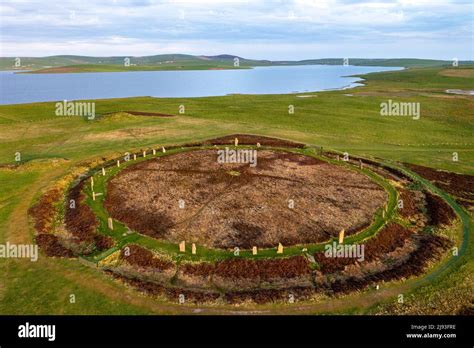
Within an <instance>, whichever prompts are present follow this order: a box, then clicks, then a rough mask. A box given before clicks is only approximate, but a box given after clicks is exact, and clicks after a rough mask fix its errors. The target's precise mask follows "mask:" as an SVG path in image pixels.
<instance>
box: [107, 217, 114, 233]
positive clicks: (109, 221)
mask: <svg viewBox="0 0 474 348" xmlns="http://www.w3.org/2000/svg"><path fill="white" fill-rule="evenodd" d="M107 225H108V226H109V230H113V229H114V220H112V218H111V217H109V218H108V219H107Z"/></svg>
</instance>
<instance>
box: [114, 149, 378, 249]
mask: <svg viewBox="0 0 474 348" xmlns="http://www.w3.org/2000/svg"><path fill="white" fill-rule="evenodd" d="M256 158H257V160H256V165H255V166H253V165H250V164H249V163H221V162H220V161H218V159H219V153H218V149H208V150H194V151H186V152H180V153H177V154H171V155H167V156H162V157H159V158H155V159H152V160H147V161H144V162H140V163H137V164H135V165H132V166H129V167H127V168H126V169H124V170H122V171H121V172H119V173H118V174H117V175H116V176H114V177H113V178H112V179H111V180H110V181H109V183H108V187H107V196H106V201H105V207H106V209H107V210H108V212H109V214H110V215H111V216H112V217H113V218H115V219H117V220H119V221H121V222H123V223H125V224H126V225H128V226H129V227H130V228H132V229H133V230H135V231H137V232H139V233H142V234H145V235H148V236H151V237H154V238H157V239H161V240H166V241H169V242H173V243H179V242H180V241H182V240H185V241H187V242H193V243H198V244H200V245H204V246H206V247H210V248H224V249H228V248H235V247H239V248H245V249H249V248H252V247H253V246H257V247H259V248H265V247H275V246H276V245H278V243H282V244H283V245H285V246H289V245H295V244H307V243H319V242H323V241H327V240H329V239H331V238H333V237H336V236H337V235H338V233H339V231H341V230H342V229H344V230H345V231H346V235H349V234H353V233H356V232H358V231H360V230H362V229H364V228H365V227H367V226H368V225H370V223H371V222H372V219H373V216H374V214H375V212H376V210H377V209H378V208H379V207H380V206H381V205H383V204H384V203H385V202H386V199H387V193H386V192H385V191H384V189H383V188H382V187H380V186H379V185H377V184H376V183H374V182H373V181H371V180H370V179H369V178H368V177H367V176H365V175H363V174H361V173H359V172H357V171H354V170H349V169H347V168H345V167H343V166H340V165H336V164H331V163H328V162H325V161H322V160H319V159H317V158H314V157H310V156H306V155H302V154H297V153H291V152H284V151H276V150H268V149H265V150H263V149H262V150H258V153H257V157H256Z"/></svg>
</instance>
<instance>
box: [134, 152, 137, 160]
mask: <svg viewBox="0 0 474 348" xmlns="http://www.w3.org/2000/svg"><path fill="white" fill-rule="evenodd" d="M133 160H134V161H136V160H137V154H135V153H134V154H133Z"/></svg>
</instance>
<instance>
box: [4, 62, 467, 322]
mask: <svg viewBox="0 0 474 348" xmlns="http://www.w3.org/2000/svg"><path fill="white" fill-rule="evenodd" d="M473 71H474V67H463V68H459V69H450V68H444V67H437V68H418V69H410V70H405V71H394V72H384V73H373V74H369V75H366V76H364V77H363V78H364V79H366V86H363V87H358V88H355V89H350V90H344V91H330V92H318V93H306V94H289V95H255V96H254V95H232V96H225V97H211V98H173V99H160V98H151V97H141V98H126V99H110V100H96V101H95V102H96V113H97V114H98V117H96V118H95V119H94V120H87V119H85V118H81V117H74V116H71V117H60V116H56V115H55V105H54V103H35V104H25V105H3V106H0V144H1V146H0V165H1V167H0V187H1V190H0V243H5V242H6V241H9V242H10V243H22V242H24V243H27V242H30V241H31V240H32V236H33V231H32V229H31V223H30V221H29V220H28V217H27V209H28V208H29V207H30V206H31V205H32V203H33V202H34V201H35V199H37V197H38V195H39V192H40V191H41V190H44V189H46V188H47V187H48V185H49V183H51V182H52V181H54V180H56V179H58V178H60V177H62V176H64V175H65V174H67V173H68V172H69V171H70V170H71V168H72V167H73V166H74V165H75V164H77V163H78V162H80V161H83V160H87V159H90V158H94V157H100V156H105V155H110V156H113V155H117V156H118V155H122V154H123V153H124V152H125V151H131V150H134V149H146V148H148V147H150V146H161V145H164V146H167V145H170V144H178V143H184V142H190V141H195V140H203V139H207V138H211V137H216V136H221V135H227V134H231V133H238V132H239V133H252V134H260V135H268V136H275V137H281V138H286V139H289V140H294V141H300V142H304V143H308V144H314V145H320V146H323V147H325V148H331V149H334V150H338V151H347V152H348V153H349V154H353V155H360V156H376V157H380V158H384V159H387V160H392V161H402V162H409V163H415V164H421V165H426V166H430V167H434V168H440V169H445V170H450V171H454V172H459V173H468V174H474V138H473V134H474V113H473V110H474V98H473V97H470V96H463V95H452V94H446V93H445V92H444V91H445V90H446V89H464V90H474V80H473V79H472V73H473ZM302 96H305V97H302ZM389 99H391V100H392V101H399V102H416V103H420V107H421V117H420V119H419V120H414V119H412V118H411V117H406V116H404V117H402V116H380V103H382V102H386V101H388V100H389ZM180 105H184V106H185V113H184V114H179V112H178V110H179V106H180ZM289 105H293V106H294V108H295V112H294V114H289V113H288V106H289ZM123 110H133V111H149V112H161V113H167V114H174V115H176V116H175V117H172V118H158V117H149V116H148V117H145V116H131V115H129V114H124V113H120V114H118V115H115V116H110V115H109V116H101V115H103V114H106V113H111V112H120V111H123ZM17 152H19V153H20V154H21V165H20V166H9V165H13V164H16V163H17V162H15V154H16V153H17ZM453 152H456V153H458V156H459V160H458V161H453ZM471 244H472V243H471ZM472 265H473V254H472V245H471V249H469V252H468V257H467V258H466V262H465V264H464V265H463V266H459V267H458V268H457V269H456V270H455V271H453V272H451V273H450V274H449V276H446V277H445V278H443V279H441V280H439V281H438V282H437V283H433V284H430V291H429V294H427V293H426V292H424V293H423V292H415V293H413V296H414V299H415V300H413V301H415V302H416V299H417V298H418V299H425V298H429V295H430V294H433V293H436V292H437V291H438V290H440V289H441V291H443V292H445V291H447V290H446V289H449V291H448V292H450V293H453V294H455V293H456V291H458V290H459V289H464V290H462V291H466V289H465V286H466V284H465V283H463V281H461V280H460V279H465V278H466V277H467V275H468V274H469V270H471V271H472V267H473V266H472ZM0 273H1V274H2V277H1V278H0V313H2V314H6V313H15V314H49V313H55V314H74V313H81V314H99V313H104V314H118V313H122V314H125V313H130V314H137V313H179V312H182V311H184V310H183V308H184V307H179V306H173V305H170V304H165V303H160V302H159V301H156V300H153V299H150V298H146V297H143V296H138V295H137V293H136V292H134V291H133V290H131V289H129V288H125V287H123V286H122V285H120V284H118V283H116V282H114V281H112V280H111V279H109V278H108V277H107V276H105V275H104V274H102V273H100V272H97V271H95V270H93V269H90V268H88V267H86V266H84V265H82V264H80V263H79V262H77V261H75V260H55V259H48V258H46V257H40V259H39V260H38V262H36V263H31V262H29V261H25V260H14V259H6V260H5V259H0ZM471 274H472V272H471ZM453 279H454V280H455V282H454V283H453ZM466 279H467V278H466ZM471 280H472V279H471ZM424 289H425V290H423V291H427V290H426V287H425V288H424ZM387 291H388V290H387ZM459 291H461V290H459ZM70 294H75V295H76V299H77V300H76V303H74V304H71V303H69V295H70ZM357 296H361V295H351V298H355V300H354V302H353V303H354V305H353V306H352V307H350V308H347V307H344V306H342V307H341V311H342V312H358V313H364V312H366V311H367V310H368V309H366V308H369V305H370V304H371V303H366V302H367V301H366V300H363V299H359V301H357ZM375 300H376V298H375ZM426 301H427V302H428V303H429V300H426ZM261 308H264V309H265V308H266V309H272V305H266V306H263V307H261ZM325 308H326V307H324V306H322V307H319V308H316V307H314V308H305V309H301V311H304V312H321V311H323V312H324V311H325V310H326V309H325ZM208 310H209V311H211V309H208ZM293 310H295V309H293ZM370 310H371V311H379V310H381V309H380V308H376V309H374V307H372V309H370Z"/></svg>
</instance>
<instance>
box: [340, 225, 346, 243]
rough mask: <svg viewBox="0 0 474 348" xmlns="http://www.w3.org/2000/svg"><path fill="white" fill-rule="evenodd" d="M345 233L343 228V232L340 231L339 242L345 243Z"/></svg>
mask: <svg viewBox="0 0 474 348" xmlns="http://www.w3.org/2000/svg"><path fill="white" fill-rule="evenodd" d="M344 233H345V230H344V229H342V230H341V232H339V244H342V243H344Z"/></svg>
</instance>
